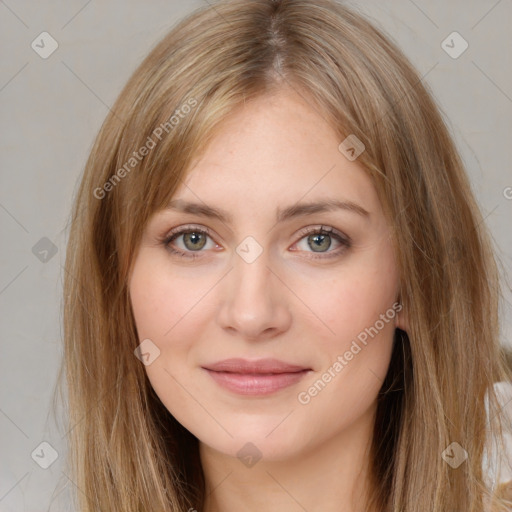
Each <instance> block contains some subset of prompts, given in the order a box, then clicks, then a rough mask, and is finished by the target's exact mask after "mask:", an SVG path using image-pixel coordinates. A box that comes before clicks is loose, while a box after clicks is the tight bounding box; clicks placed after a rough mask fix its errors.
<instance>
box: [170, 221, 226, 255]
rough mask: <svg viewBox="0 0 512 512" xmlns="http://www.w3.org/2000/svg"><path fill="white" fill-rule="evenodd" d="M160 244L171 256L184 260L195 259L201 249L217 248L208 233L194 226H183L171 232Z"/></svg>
mask: <svg viewBox="0 0 512 512" xmlns="http://www.w3.org/2000/svg"><path fill="white" fill-rule="evenodd" d="M162 243H163V244H164V245H165V247H166V248H167V249H168V250H169V251H170V252H171V253H173V254H176V255H178V256H183V257H185V258H197V257H198V256H199V254H194V253H200V252H202V250H203V249H206V250H207V249H215V248H216V247H219V246H218V245H217V244H216V243H215V242H214V241H213V240H212V238H211V234H210V231H209V230H208V229H205V228H199V227H195V226H183V227H181V228H178V229H176V230H174V231H172V232H171V233H170V234H169V235H168V236H166V237H165V238H164V239H163V240H162Z"/></svg>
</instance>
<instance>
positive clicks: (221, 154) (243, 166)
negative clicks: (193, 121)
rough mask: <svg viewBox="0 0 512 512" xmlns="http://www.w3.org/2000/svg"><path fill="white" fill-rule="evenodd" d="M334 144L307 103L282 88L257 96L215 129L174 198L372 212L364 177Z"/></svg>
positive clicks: (375, 201)
mask: <svg viewBox="0 0 512 512" xmlns="http://www.w3.org/2000/svg"><path fill="white" fill-rule="evenodd" d="M340 142H341V140H340V138H339V136H338V135H337V134H336V132H335V131H334V130H333V129H332V127H331V126H330V125H329V124H328V123H327V121H326V120H325V119H324V118H323V117H322V115H321V113H320V112H319V110H318V109H316V108H315V106H314V105H313V104H312V103H311V102H308V100H307V98H306V97H304V96H302V95H299V94H297V93H295V92H294V91H290V90H286V89H285V90H281V91H279V92H277V93H274V94H272V95H269V96H260V97H258V98H255V99H253V100H251V101H249V102H247V103H245V104H244V105H243V106H242V107H240V108H238V109H237V110H235V111H234V112H232V113H231V115H230V116H229V117H227V118H226V119H225V120H224V121H223V122H222V123H221V124H220V126H219V127H218V128H217V130H216V132H215V133H214V136H213V138H212V139H211V140H210V143H209V144H208V146H207V147H206V149H205V150H204V151H203V152H202V153H201V156H200V158H198V159H197V160H196V161H194V162H193V163H192V165H191V168H190V169H189V171H188V173H187V174H186V176H185V178H184V180H183V183H182V185H181V186H180V187H179V188H178V190H177V191H176V193H175V195H174V198H179V199H187V200H194V201H195V202H197V201H198V200H199V201H205V202H208V203H209V204H210V203H211V202H214V203H215V204H216V205H222V204H224V205H225V206H227V205H228V204H229V205H238V206H239V207H240V208H251V207H253V208H254V207H257V208H258V210H262V209H265V208H266V207H267V206H268V207H271V206H272V208H274V205H275V203H286V204H288V203H290V202H294V201H298V200H299V199H301V198H303V199H304V200H308V201H309V200H317V199H319V198H325V197H326V196H328V197H330V198H333V199H341V200H347V201H348V200H350V201H353V202H359V203H362V204H363V205H366V206H365V209H367V210H369V211H371V210H376V209H378V208H379V205H378V198H377V195H376V192H375V190H374V187H373V183H372V181H371V179H370V177H369V175H368V174H367V172H366V171H365V169H364V168H363V167H362V166H361V165H359V163H358V162H357V160H356V161H349V160H348V159H347V158H346V157H345V156H344V154H343V153H341V152H340V151H339V149H338V147H339V144H340Z"/></svg>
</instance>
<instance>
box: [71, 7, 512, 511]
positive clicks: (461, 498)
mask: <svg viewBox="0 0 512 512" xmlns="http://www.w3.org/2000/svg"><path fill="white" fill-rule="evenodd" d="M282 86H288V87H292V88H294V89H295V90H296V91H297V92H299V93H300V94H302V96H303V97H304V98H305V99H306V100H307V101H308V102H309V103H310V105H311V106H312V107H313V108H315V109H317V110H318V111H319V112H321V113H322V115H323V116H324V118H325V119H326V121H327V122H329V123H330V125H331V126H332V128H333V129H334V130H335V131H336V133H337V134H338V135H339V140H340V142H341V141H342V140H344V139H345V138H346V137H347V136H348V135H349V134H352V135H355V136H356V137H357V138H358V139H360V141H362V142H363V143H364V145H365V148H366V149H365V151H364V152H363V153H362V154H361V155H360V156H359V158H358V162H360V163H361V164H362V165H363V166H364V167H365V168H366V169H367V171H368V173H369V175H370V176H371V177H372V179H373V182H374V184H375V187H376V189H377V192H378V194H379V197H380V200H381V202H382V205H383V208H384V210H385V212H386V215H387V216H388V217H389V220H390V222H391V224H392V225H393V227H394V234H395V246H396V255H397V262H398V263H397V264H398V266H399V271H400V275H401V301H402V304H403V306H404V310H405V311H406V313H407V317H408V329H407V333H406V332H404V331H399V330H398V331H397V333H396V337H395V346H394V351H393V356H392V361H391V365H390V368H389V372H388V375H387V377H386V380H385V382H384V385H383V388H382V391H381V393H380V395H379V397H378V409H377V419H376V424H375V433H374V439H373V447H372V453H371V467H372V481H371V488H372V492H371V496H369V503H368V510H369V509H370V508H374V509H376V510H379V511H382V512H425V511H427V510H428V511H432V512H445V511H447V510H464V511H465V512H476V511H481V510H483V507H484V505H483V503H484V501H485V500H489V499H490V494H489V492H490V491H489V492H488V490H489V489H490V486H489V485H488V484H486V482H485V479H484V475H483V472H482V457H483V453H484V447H485V441H486V435H487V433H488V431H489V429H491V430H492V431H493V432H495V433H496V435H497V438H499V425H498V424H497V422H496V421H495V420H493V421H492V422H491V423H490V424H488V422H487V420H486V414H485V407H484V401H485V400H486V397H487V402H488V407H489V410H490V413H489V416H490V417H491V418H496V417H498V416H499V415H498V412H499V409H498V407H499V405H498V402H497V400H496V397H495V394H494V390H493V383H494V382H496V381H499V380H503V379H505V370H504V366H503V364H502V360H501V356H500V347H499V342H498V337H499V333H498V318H497V309H498V297H499V289H498V279H497V271H496V267H495V263H494V260H493V256H492V252H491V247H490V244H489V240H488V238H487V235H486V232H485V229H484V225H483V223H482V219H481V217H480V214H479V212H478V208H477V206H476V204H475V200H474V198H473V196H472V193H471V190H470V186H469V184H468V181H467V178H466V176H465V173H464V170H463V165H462V163H461V160H460V157H459V156H458V153H457V150H456V148H455V146H454V143H453V142H452V139H451V137H450V135H449V133H448V131H447V128H446V127H445V124H444V122H443V120H442V118H441V116H440V114H439V111H438V108H437V107H436V105H435V103H434V101H433V99H432V97H431V95H430V94H429V92H428V91H427V89H426V87H425V85H424V83H423V82H422V79H421V77H419V76H418V74H417V72H416V71H415V70H414V69H413V68H412V67H411V65H410V64H409V63H408V61H407V60H406V58H405V57H404V55H403V54H402V53H401V52H400V50H399V49H397V47H396V46H395V45H394V44H393V43H392V42H390V40H389V39H388V38H387V37H385V36H384V35H383V34H382V33H381V32H380V31H378V30H377V29H376V28H374V27H373V26H372V25H371V24H370V23H369V22H368V21H367V20H366V19H365V18H364V17H363V16H361V15H359V14H357V13H356V12H354V11H353V10H350V9H348V8H346V7H344V6H342V5H340V4H338V3H336V2H335V1H334V0H314V1H313V0H274V1H272V0H226V1H220V2H217V3H215V4H213V5H212V6H209V7H206V8H204V9H201V10H199V11H197V12H194V13H193V14H191V15H190V16H188V17H187V18H186V19H185V20H183V21H182V22H181V23H180V24H179V25H177V26H176V27H175V28H174V29H173V30H172V31H171V32H170V33H169V34H168V35H167V36H166V37H165V38H164V39H163V40H162V41H161V42H160V43H159V44H158V45H157V46H156V47H155V48H154V49H153V50H152V51H151V53H150V54H149V55H148V57H147V58H146V59H145V60H144V61H143V62H142V64H141V65H140V67H139V68H138V69H137V70H136V71H135V72H134V73H133V75H132V77H131V78H130V80H129V81H128V83H127V85H126V86H125V88H124V90H123V91H122V92H121V94H120V96H119V98H118V100H117V101H116V103H115V105H114V106H113V108H112V112H111V113H110V114H109V115H108V117H107V119H106V120H105V122H104V124H103V126H102V128H101V130H100V132H99V134H98V136H97V139H96V141H95V144H94V147H93V149H92V151H91V154H90V156H89V159H88V161H87V164H86V168H85V172H84V175H83V179H82V182H81V185H80V188H79V190H78V193H77V197H76V201H75V204H74V209H73V212H72V219H71V230H70V237H69V243H68V249H67V257H66V266H65V276H64V279H65V282H64V339H65V364H64V366H63V372H64V373H63V374H65V375H66V377H67V390H68V400H69V422H70V423H69V429H70V433H69V439H70V460H71V465H72V468H73V472H74V473H73V475H74V481H75V483H76V484H77V487H78V489H79V491H78V492H77V495H78V500H79V505H80V510H81V511H83V512H88V511H93V510H101V511H102V512H107V511H114V510H115V511H119V510H122V511H123V512H136V511H145V512H150V511H155V512H156V511H158V512H164V511H173V512H177V511H187V510H189V509H190V508H193V509H197V510H201V508H202V506H203V503H204V498H205V492H206V489H205V482H204V477H203V473H202V469H201V464H200V460H199V453H198V440H197V439H196V438H195V437H194V436H193V435H192V434H191V433H190V432H188V431H186V430H185V429H184V428H183V427H182V426H181V425H180V424H179V423H178V422H177V421H176V420H175V419H174V418H173V417H172V416H171V415H170V413H168V411H167V410H166V409H165V408H164V406H163V405H162V404H161V402H160V401H159V399H158V397H157V396H156V394H155V393H154V391H153V390H152V388H151V385H150V383H149V381H148V379H147V377H146V374H145V371H144V367H143V365H142V364H141V363H140V361H139V360H138V359H137V358H136V357H135V356H134V349H135V348H136V347H137V345H138V344H139V343H140V340H139V339H138V336H137V331H136V328H135V324H134V320H133V315H132V311H131V305H130V300H129V294H128V288H127V281H128V276H129V274H130V269H131V265H132V264H133V260H134V255H135V254H136V250H137V247H138V243H139V241H140V237H141V233H142V231H143V229H144V227H145V224H146V222H147V220H148V219H149V217H150V216H151V215H152V214H153V213H154V212H155V211H157V210H158V209H160V208H162V207H164V205H165V204H167V202H168V200H169V198H170V197H171V196H172V195H173V193H174V191H175V190H176V189H177V187H178V185H179V183H180V180H181V179H182V178H183V176H184V174H185V172H186V171H187V169H188V168H190V165H191V162H192V161H193V160H194V159H195V158H197V157H198V156H199V155H200V154H201V152H202V151H204V149H205V147H206V146H207V144H208V141H209V140H211V138H212V137H214V136H215V128H216V127H217V126H218V125H219V123H221V122H222V120H223V119H224V118H225V117H226V116H227V115H228V114H229V113H230V112H232V111H233V110H234V109H236V108H237V107H238V106H239V105H241V104H243V102H246V101H250V100H251V99H252V98H255V97H257V96H261V95H265V94H270V93H272V91H275V90H276V89H277V88H279V87H282ZM143 147H145V148H146V150H145V151H144V150H142V148H143ZM134 153H136V155H134ZM454 441H456V442H457V443H459V444H460V445H461V446H462V447H463V448H464V449H465V450H466V451H467V453H468V454H469V458H468V459H467V460H466V462H464V463H463V464H462V465H461V466H460V467H459V468H457V469H453V468H452V467H450V465H448V464H447V463H446V462H445V461H444V460H443V458H442V452H443V451H444V450H445V448H446V447H447V446H448V445H450V443H452V442H454ZM503 503H504V502H503ZM496 507H497V508H496V510H501V508H499V505H498V504H497V503H496ZM503 507H505V504H503ZM504 509H505V508H503V510H504Z"/></svg>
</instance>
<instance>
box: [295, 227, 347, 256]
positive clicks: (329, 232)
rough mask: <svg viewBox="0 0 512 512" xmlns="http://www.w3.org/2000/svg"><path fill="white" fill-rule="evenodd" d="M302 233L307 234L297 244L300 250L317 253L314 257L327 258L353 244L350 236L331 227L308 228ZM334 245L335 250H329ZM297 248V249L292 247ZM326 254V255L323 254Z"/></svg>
mask: <svg viewBox="0 0 512 512" xmlns="http://www.w3.org/2000/svg"><path fill="white" fill-rule="evenodd" d="M301 234H303V235H304V234H305V235H306V236H303V237H302V238H301V239H300V240H299V241H298V242H297V243H296V244H295V246H297V247H298V250H301V251H305V252H313V253H316V254H315V255H313V256H309V257H313V258H325V257H331V256H337V255H339V254H341V253H342V252H344V251H345V250H346V249H348V248H349V247H350V246H351V241H350V238H349V237H348V236H346V235H343V234H342V233H340V232H337V231H335V230H334V228H331V227H324V226H320V227H313V228H306V229H305V230H303V231H302V233H301ZM333 246H334V249H333V250H329V249H331V248H332V247H333ZM292 250H294V251H295V250H297V249H292ZM324 254H326V256H323V255H324Z"/></svg>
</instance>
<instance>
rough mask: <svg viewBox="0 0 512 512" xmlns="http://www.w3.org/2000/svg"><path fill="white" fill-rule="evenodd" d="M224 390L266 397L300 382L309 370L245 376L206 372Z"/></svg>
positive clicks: (241, 374)
mask: <svg viewBox="0 0 512 512" xmlns="http://www.w3.org/2000/svg"><path fill="white" fill-rule="evenodd" d="M206 371H207V372H208V373H209V374H210V375H211V376H212V378H213V380H215V382H217V384H219V385H220V386H222V387H223V388H225V389H227V390H229V391H233V392H234V393H238V394H240V395H253V396H264V395H270V394H272V393H275V392H277V391H279V390H281V389H284V388H287V387H289V386H293V385H294V384H296V383H297V382H299V381H300V380H301V379H302V378H303V377H304V375H306V373H308V372H309V370H303V371H300V372H293V373H275V374H272V375H264V374H243V373H229V372H214V371H212V370H208V369H207V370H206Z"/></svg>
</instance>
